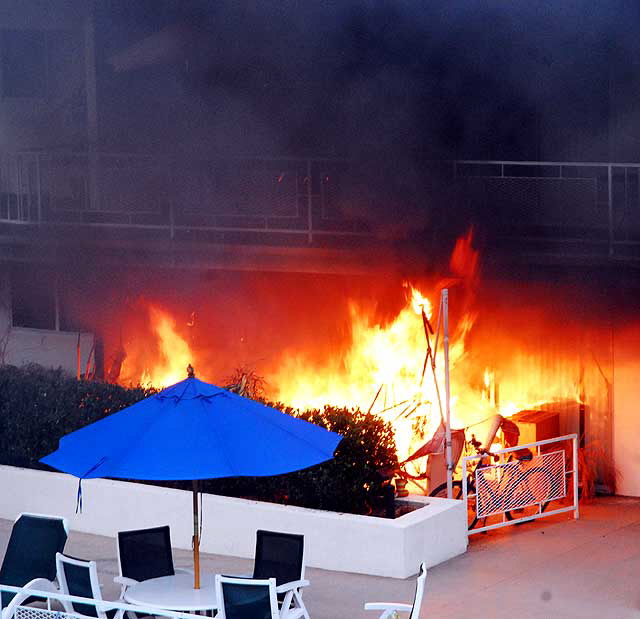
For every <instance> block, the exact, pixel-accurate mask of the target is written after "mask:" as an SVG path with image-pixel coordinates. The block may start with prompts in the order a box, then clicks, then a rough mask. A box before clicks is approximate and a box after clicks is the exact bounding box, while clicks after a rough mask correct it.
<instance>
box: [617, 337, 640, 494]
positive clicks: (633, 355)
mask: <svg viewBox="0 0 640 619" xmlns="http://www.w3.org/2000/svg"><path fill="white" fill-rule="evenodd" d="M613 385H614V402H613V410H614V413H613V457H614V463H615V466H616V469H617V470H618V472H619V474H620V476H619V478H618V487H617V493H618V494H622V495H626V496H640V446H639V443H638V438H639V435H640V327H635V328H626V329H622V330H620V331H618V332H616V334H615V341H614V378H613Z"/></svg>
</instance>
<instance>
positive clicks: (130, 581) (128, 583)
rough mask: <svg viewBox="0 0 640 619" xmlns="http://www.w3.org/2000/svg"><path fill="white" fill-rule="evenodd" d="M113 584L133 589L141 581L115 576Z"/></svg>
mask: <svg viewBox="0 0 640 619" xmlns="http://www.w3.org/2000/svg"><path fill="white" fill-rule="evenodd" d="M113 582H115V583H116V584H118V585H123V586H125V587H133V585H137V584H138V582H139V581H138V580H134V579H133V578H128V577H127V576H114V577H113Z"/></svg>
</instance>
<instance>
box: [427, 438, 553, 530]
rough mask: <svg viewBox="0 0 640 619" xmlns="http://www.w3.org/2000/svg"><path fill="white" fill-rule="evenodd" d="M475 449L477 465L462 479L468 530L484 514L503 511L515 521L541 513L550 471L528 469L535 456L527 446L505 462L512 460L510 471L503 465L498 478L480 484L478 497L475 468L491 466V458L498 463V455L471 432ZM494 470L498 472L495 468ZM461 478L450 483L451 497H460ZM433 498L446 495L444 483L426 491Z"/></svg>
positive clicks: (549, 488) (547, 499) (547, 494)
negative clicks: (479, 514)
mask: <svg viewBox="0 0 640 619" xmlns="http://www.w3.org/2000/svg"><path fill="white" fill-rule="evenodd" d="M465 444H466V445H468V444H471V445H472V446H473V448H474V449H475V451H476V454H477V455H478V456H481V457H479V458H478V464H477V465H476V466H475V468H474V469H473V470H471V471H469V473H468V474H467V477H466V479H465V480H464V481H465V483H466V487H467V497H468V512H469V529H473V528H474V527H475V526H476V525H477V524H478V521H479V520H480V518H482V519H483V520H486V518H487V517H489V516H491V515H495V514H497V513H501V512H504V514H505V517H506V518H507V520H516V519H521V518H523V517H526V516H529V515H532V514H533V513H541V512H543V511H544V510H545V509H546V508H547V507H548V506H549V503H550V502H551V495H552V492H553V479H552V476H551V474H550V473H549V472H548V471H547V470H545V469H544V468H542V467H539V466H532V467H531V468H527V463H531V462H533V459H534V456H533V453H532V452H531V451H530V450H529V449H523V450H520V451H516V452H514V455H515V459H514V458H513V456H511V457H510V458H509V460H508V461H507V463H509V462H513V467H509V468H510V469H512V470H510V471H509V472H507V473H505V472H504V468H502V469H500V471H499V473H498V478H497V479H495V480H491V481H487V480H485V481H487V483H486V484H484V485H483V488H482V491H481V493H480V496H478V493H477V489H476V482H475V479H476V471H478V470H479V469H487V468H489V467H492V461H494V462H498V461H499V459H500V458H499V456H497V455H495V454H492V453H491V452H490V451H488V450H487V449H484V448H483V447H482V444H481V443H480V442H479V441H477V440H476V438H475V436H473V435H472V438H471V441H469V443H466V441H465ZM493 468H494V471H496V472H498V469H497V468H496V467H493ZM462 483H463V480H454V481H453V483H452V486H453V494H452V497H453V498H454V499H462V498H463V497H464V493H463V486H462ZM429 496H432V497H444V498H446V497H447V484H446V483H443V484H440V485H439V486H438V487H437V488H435V490H433V491H432V492H430V493H429ZM479 499H480V506H481V509H480V510H479V511H480V512H481V513H482V514H484V515H483V516H481V517H479V516H478V509H477V502H478V500H479Z"/></svg>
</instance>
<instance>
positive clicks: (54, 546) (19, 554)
mask: <svg viewBox="0 0 640 619" xmlns="http://www.w3.org/2000/svg"><path fill="white" fill-rule="evenodd" d="M68 534H69V523H68V522H67V520H66V519H65V518H60V517H58V516H48V515H45V514H30V513H21V514H19V515H18V517H17V518H16V521H15V522H14V524H13V528H12V529H11V536H10V537H9V543H8V545H7V550H6V552H5V555H4V558H3V560H2V565H0V582H1V583H2V584H4V585H11V586H14V587H27V588H30V589H36V590H38V589H39V590H40V591H55V590H56V587H55V583H54V581H55V578H56V552H61V551H62V550H63V548H64V545H65V543H66V541H67V536H68ZM17 595H21V594H17ZM13 598H14V595H13V594H10V593H7V592H3V593H2V594H1V595H0V608H5V607H6V606H8V605H9V604H10V603H11V601H12V599H13ZM31 601H34V599H33V598H32V599H29V596H26V597H22V602H23V603H27V604H29V603H30V602H31ZM14 606H15V605H14ZM5 614H6V613H3V616H4V615H5Z"/></svg>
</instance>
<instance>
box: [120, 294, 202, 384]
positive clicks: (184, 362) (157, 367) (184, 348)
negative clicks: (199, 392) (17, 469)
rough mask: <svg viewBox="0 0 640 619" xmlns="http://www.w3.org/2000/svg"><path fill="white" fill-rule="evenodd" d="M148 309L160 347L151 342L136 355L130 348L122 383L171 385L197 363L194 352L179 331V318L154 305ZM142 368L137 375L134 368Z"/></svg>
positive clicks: (123, 370) (156, 341) (157, 343)
mask: <svg viewBox="0 0 640 619" xmlns="http://www.w3.org/2000/svg"><path fill="white" fill-rule="evenodd" d="M147 310H148V312H149V321H150V324H151V328H152V331H153V334H154V335H155V343H156V346H157V350H156V351H154V348H153V347H152V346H150V345H149V344H150V343H149V342H146V343H145V344H144V345H143V346H142V348H140V349H137V350H136V351H134V352H133V354H132V353H131V352H130V350H128V351H127V358H126V359H125V361H124V363H123V368H122V373H123V376H124V380H123V382H125V383H127V382H128V383H134V384H135V383H139V384H141V385H146V386H151V385H153V386H154V387H168V386H169V385H173V384H174V383H177V382H179V381H181V380H183V379H185V378H186V377H187V366H188V365H189V364H194V354H193V352H192V351H191V348H190V346H189V344H188V343H187V341H186V340H185V339H184V338H183V337H182V336H181V335H179V334H178V332H177V331H176V321H175V320H174V319H173V318H172V317H171V315H170V314H169V313H168V312H166V311H165V310H162V309H160V308H159V307H156V306H155V305H149V306H148V307H147ZM130 348H131V347H130ZM140 367H142V368H143V369H142V372H141V373H139V374H138V376H134V375H133V374H134V373H135V371H136V369H134V368H137V371H138V372H140V370H139V368H140Z"/></svg>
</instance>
